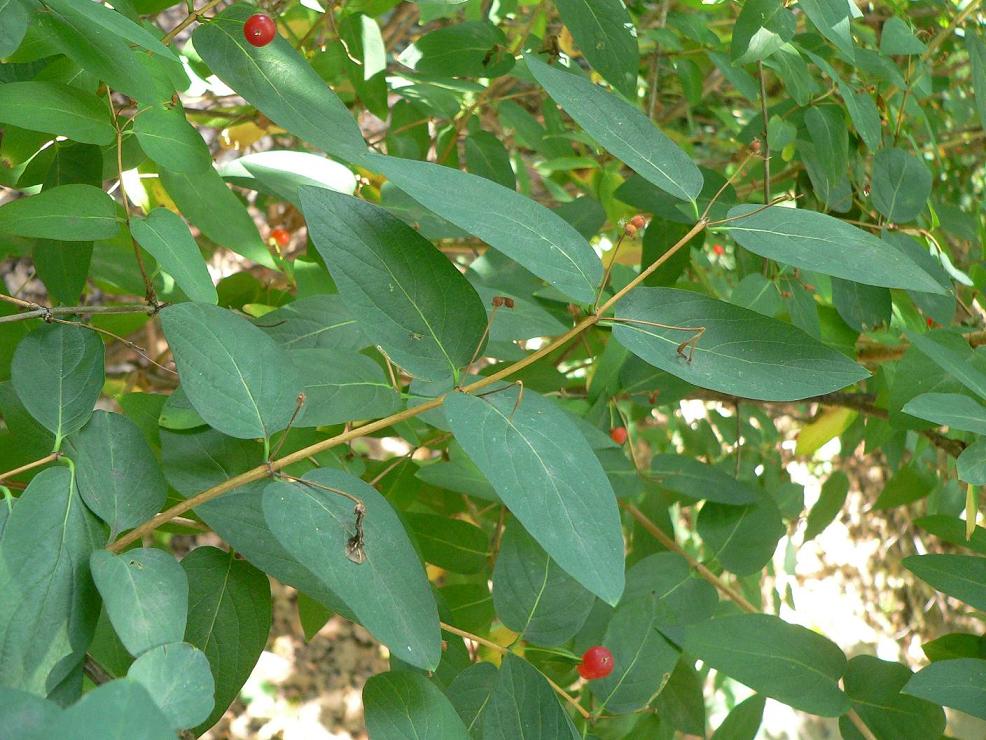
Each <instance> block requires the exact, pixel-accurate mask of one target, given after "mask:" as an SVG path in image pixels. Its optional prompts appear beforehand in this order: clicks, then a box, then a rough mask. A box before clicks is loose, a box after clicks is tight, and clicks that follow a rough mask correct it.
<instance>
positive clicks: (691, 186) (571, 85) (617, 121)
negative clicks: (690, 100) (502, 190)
mask: <svg viewBox="0 0 986 740" xmlns="http://www.w3.org/2000/svg"><path fill="white" fill-rule="evenodd" d="M524 58H525V59H526V60H527V66H528V68H529V69H530V70H531V74H533V75H534V77H535V78H536V79H537V81H538V82H540V83H541V85H543V86H544V89H545V90H547V92H548V94H549V95H550V96H551V97H552V98H554V100H555V102H556V103H558V105H560V106H561V107H562V108H564V109H565V112H566V113H568V115H570V116H571V117H572V118H573V119H574V120H575V122H576V123H577V124H579V126H581V127H582V128H583V129H585V131H586V133H588V134H589V135H590V136H592V138H594V139H595V140H596V141H598V142H599V143H600V144H601V145H602V146H603V148H605V149H606V150H607V151H608V152H610V154H612V155H613V156H614V157H617V158H619V159H621V160H623V161H624V162H626V164H627V166H629V167H630V169H632V170H633V171H634V172H636V173H637V174H638V175H640V176H641V177H643V178H644V179H645V180H647V181H648V182H650V183H651V184H652V185H656V186H657V187H659V188H660V189H661V190H663V191H664V192H666V193H668V194H669V195H673V196H674V197H675V198H680V199H681V200H687V201H692V202H694V201H695V198H697V197H698V194H699V193H700V192H701V191H702V182H703V181H702V173H701V172H700V171H699V169H698V167H696V166H695V164H694V162H692V160H691V159H689V157H688V155H687V154H685V153H684V152H683V151H682V150H681V149H680V148H679V147H678V145H677V144H675V143H674V142H673V141H671V139H669V138H668V137H667V136H665V135H664V133H663V132H662V131H661V130H660V129H658V128H657V127H656V126H655V125H654V124H653V123H652V122H651V120H650V119H649V118H648V117H647V116H645V115H644V114H643V113H641V112H640V111H639V110H637V108H635V107H634V106H632V105H630V104H629V103H627V102H626V101H625V100H622V99H620V98H619V97H617V96H616V95H613V94H612V93H609V92H607V91H606V90H604V89H603V88H601V87H599V86H598V85H594V84H592V82H590V81H589V80H587V79H586V78H584V77H580V76H578V75H576V74H573V73H570V72H565V71H562V70H560V69H555V68H554V67H551V66H549V65H547V64H545V63H544V62H542V61H541V60H540V59H538V58H537V57H535V56H533V55H531V54H527V55H525V57H524ZM412 195H413V193H412Z"/></svg>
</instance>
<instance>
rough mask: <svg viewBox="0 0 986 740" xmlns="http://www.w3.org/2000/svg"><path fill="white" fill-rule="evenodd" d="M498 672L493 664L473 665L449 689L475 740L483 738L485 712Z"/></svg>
mask: <svg viewBox="0 0 986 740" xmlns="http://www.w3.org/2000/svg"><path fill="white" fill-rule="evenodd" d="M496 680H497V670H496V667H495V666H493V665H492V664H491V663H486V662H481V663H473V664H472V665H471V666H469V667H468V668H466V669H465V670H464V671H462V672H461V673H460V674H459V675H458V676H456V677H455V679H454V680H453V681H452V684H451V685H450V686H449V688H448V696H449V699H450V700H451V702H452V705H453V706H454V707H455V711H456V712H458V713H459V717H460V718H461V719H462V721H463V723H465V725H466V730H468V731H469V734H470V736H471V737H472V738H473V740H480V738H482V729H483V712H484V711H486V707H487V706H488V705H489V702H490V696H492V694H493V687H494V686H495V685H496Z"/></svg>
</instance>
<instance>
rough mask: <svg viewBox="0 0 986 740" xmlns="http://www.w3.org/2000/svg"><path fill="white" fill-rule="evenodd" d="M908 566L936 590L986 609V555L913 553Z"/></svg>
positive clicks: (907, 562) (908, 559)
mask: <svg viewBox="0 0 986 740" xmlns="http://www.w3.org/2000/svg"><path fill="white" fill-rule="evenodd" d="M904 567H905V568H907V569H908V570H909V571H911V573H913V574H914V575H916V576H917V577H918V578H920V579H921V580H922V581H925V582H927V583H929V584H931V585H932V586H933V587H934V588H935V589H937V590H938V591H941V592H942V593H946V594H948V595H949V596H954V597H955V598H956V599H958V600H959V601H964V602H965V603H966V604H968V605H969V606H971V607H973V608H975V609H979V610H980V611H986V558H981V557H977V556H976V555H938V554H931V555H912V556H911V557H908V558H904Z"/></svg>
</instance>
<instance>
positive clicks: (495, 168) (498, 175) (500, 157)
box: [466, 131, 517, 190]
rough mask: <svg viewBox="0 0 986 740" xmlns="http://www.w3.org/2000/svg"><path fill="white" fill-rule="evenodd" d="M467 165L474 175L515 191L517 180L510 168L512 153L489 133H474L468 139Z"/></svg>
mask: <svg viewBox="0 0 986 740" xmlns="http://www.w3.org/2000/svg"><path fill="white" fill-rule="evenodd" d="M466 163H467V165H468V167H469V171H470V172H472V173H473V174H474V175H479V176H480V177H485V178H486V179H487V180H492V181H493V182H495V183H498V184H499V185H502V186H503V187H505V188H509V189H510V190H513V189H515V188H516V187H517V180H516V177H515V176H514V171H513V168H512V167H511V166H510V153H509V152H508V151H507V148H506V147H505V146H504V145H503V142H502V141H500V139H499V138H497V137H496V136H494V135H493V134H491V133H490V132H489V131H474V132H472V133H471V134H469V138H467V139H466Z"/></svg>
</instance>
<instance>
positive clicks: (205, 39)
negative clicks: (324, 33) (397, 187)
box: [192, 4, 366, 161]
mask: <svg viewBox="0 0 986 740" xmlns="http://www.w3.org/2000/svg"><path fill="white" fill-rule="evenodd" d="M254 12H256V7H255V6H253V5H245V4H237V5H233V6H231V7H229V8H227V9H226V10H224V11H223V12H222V13H221V14H220V15H219V16H217V17H216V18H214V19H213V20H212V22H210V23H205V24H202V25H200V26H199V27H198V29H197V30H196V31H195V33H194V34H193V35H192V41H193V43H194V44H195V50H196V51H197V52H198V53H199V55H200V56H201V57H202V59H203V61H205V63H206V64H208V65H209V68H210V69H211V70H212V71H213V72H215V73H216V75H217V76H218V77H219V78H220V79H221V80H222V81H223V82H225V83H226V84H228V85H229V86H230V87H232V88H233V89H234V90H236V92H238V93H239V94H240V95H242V96H243V97H244V98H246V100H247V102H249V103H250V104H252V105H255V106H256V107H257V108H258V109H260V111H262V112H263V113H264V115H266V116H267V117H268V118H270V119H271V120H272V121H274V123H276V124H277V125H278V126H283V127H284V128H286V129H287V130H288V131H290V132H291V133H293V134H294V135H296V136H299V137H301V138H302V139H304V140H305V141H308V142H309V143H311V144H314V145H315V146H317V147H319V148H321V149H322V150H324V151H325V152H327V153H329V154H332V155H335V156H339V157H342V158H343V159H347V160H351V161H354V160H357V159H359V158H360V157H361V156H362V155H364V154H365V153H366V142H364V141H363V137H362V135H361V134H360V130H359V127H358V126H357V125H356V121H355V120H354V119H353V117H352V115H350V113H349V111H348V110H347V109H346V106H345V105H343V103H342V101H340V100H339V98H337V97H336V96H335V93H333V92H332V90H331V89H330V88H329V87H328V86H327V85H326V84H325V82H323V81H322V79H321V78H320V77H319V76H318V74H316V72H315V70H313V69H312V68H311V65H310V64H309V63H308V62H307V60H305V58H304V57H303V56H302V55H301V54H299V53H298V52H297V51H296V50H295V48H294V47H293V46H292V44H291V43H290V42H289V41H288V40H287V39H285V38H282V37H281V36H280V35H277V34H275V36H274V40H273V41H272V42H271V43H269V44H267V45H266V46H263V47H259V48H258V47H255V46H252V45H251V44H249V43H248V42H247V40H246V39H245V38H244V36H243V23H244V22H245V21H246V19H247V18H249V17H250V15H252V14H253V13H254Z"/></svg>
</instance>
